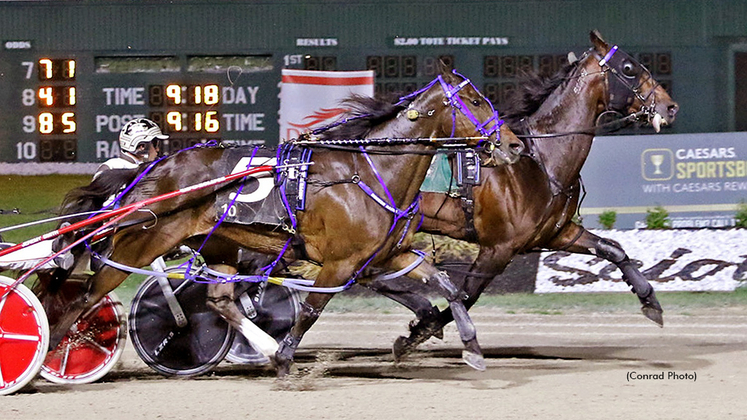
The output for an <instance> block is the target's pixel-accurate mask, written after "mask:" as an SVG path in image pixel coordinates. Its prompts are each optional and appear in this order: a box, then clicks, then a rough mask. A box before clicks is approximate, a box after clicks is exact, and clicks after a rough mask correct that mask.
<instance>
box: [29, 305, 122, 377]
mask: <svg viewBox="0 0 747 420" xmlns="http://www.w3.org/2000/svg"><path fill="white" fill-rule="evenodd" d="M126 341H127V316H126V314H125V311H124V307H123V305H122V302H121V301H120V300H119V298H118V297H117V295H116V294H114V293H113V292H111V293H109V294H108V295H106V296H104V298H103V299H101V301H99V303H98V304H96V306H94V307H93V308H91V309H90V310H89V311H88V312H86V313H85V314H84V315H82V316H81V317H80V318H78V320H77V321H76V322H75V324H73V326H72V327H71V328H70V331H68V333H67V334H66V335H65V338H63V339H62V341H61V342H60V344H59V345H58V346H57V347H56V348H55V349H54V350H52V351H50V352H49V353H48V354H47V357H46V360H45V361H44V365H43V366H42V370H41V375H42V376H43V377H44V378H45V379H46V380H48V381H50V382H54V383H57V384H65V385H74V384H87V383H91V382H94V381H97V380H99V379H101V378H102V377H104V375H106V374H107V373H109V371H111V370H112V368H113V367H114V365H116V364H117V362H118V361H119V358H120V357H121V356H122V351H123V350H124V347H125V342H126Z"/></svg>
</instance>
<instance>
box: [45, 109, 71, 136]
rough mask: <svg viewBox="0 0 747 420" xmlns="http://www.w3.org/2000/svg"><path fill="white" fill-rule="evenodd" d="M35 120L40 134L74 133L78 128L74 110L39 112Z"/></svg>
mask: <svg viewBox="0 0 747 420" xmlns="http://www.w3.org/2000/svg"><path fill="white" fill-rule="evenodd" d="M37 122H38V124H37V126H38V128H39V133H41V134H75V132H76V131H77V129H78V125H77V124H76V122H75V113H74V112H41V113H39V116H38V117H37Z"/></svg>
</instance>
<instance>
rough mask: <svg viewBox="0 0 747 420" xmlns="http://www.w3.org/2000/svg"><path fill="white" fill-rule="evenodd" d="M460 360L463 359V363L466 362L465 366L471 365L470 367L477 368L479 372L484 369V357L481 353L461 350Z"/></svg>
mask: <svg viewBox="0 0 747 420" xmlns="http://www.w3.org/2000/svg"><path fill="white" fill-rule="evenodd" d="M462 360H464V363H466V364H467V366H469V367H471V368H472V369H475V370H479V371H480V372H482V371H484V370H485V369H486V367H485V358H484V357H482V354H477V353H473V352H471V351H467V350H462Z"/></svg>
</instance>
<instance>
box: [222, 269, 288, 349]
mask: <svg viewBox="0 0 747 420" xmlns="http://www.w3.org/2000/svg"><path fill="white" fill-rule="evenodd" d="M299 300H300V299H299V293H298V292H297V291H295V290H292V289H289V288H287V287H283V286H277V285H274V284H270V283H250V284H249V289H248V290H247V291H246V292H243V293H241V294H239V299H237V300H236V304H237V305H238V306H239V308H240V309H241V311H242V312H243V313H244V315H246V316H247V317H248V318H249V319H250V320H251V321H252V322H253V323H255V324H257V326H258V327H259V328H261V329H262V330H264V331H265V332H266V333H268V334H270V335H271V336H272V337H273V338H275V340H277V341H278V342H280V340H282V339H283V338H284V337H285V335H286V334H287V333H288V331H290V329H291V327H293V324H294V323H295V322H296V319H297V317H298V310H299ZM226 360H228V361H230V362H233V363H244V364H267V363H269V362H270V360H269V359H268V358H267V357H266V356H265V355H263V354H262V353H259V352H258V351H256V350H254V348H253V347H252V346H251V345H250V344H249V341H247V339H246V338H245V337H244V336H243V335H241V334H236V336H235V337H234V340H233V343H232V344H231V350H230V351H229V352H228V354H227V355H226Z"/></svg>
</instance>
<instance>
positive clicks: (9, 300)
mask: <svg viewBox="0 0 747 420" xmlns="http://www.w3.org/2000/svg"><path fill="white" fill-rule="evenodd" d="M14 282H15V281H14V280H13V279H11V278H8V277H3V276H0V395H6V394H11V393H13V392H16V391H18V390H20V389H21V388H23V387H24V386H25V385H26V384H27V383H29V382H30V381H31V380H32V379H34V378H35V377H36V375H37V374H38V373H39V370H40V369H41V366H42V363H43V362H44V356H45V355H46V354H47V347H48V346H49V323H48V321H47V315H46V313H45V312H44V308H42V305H41V303H40V302H39V299H37V298H36V296H34V294H33V293H32V292H31V290H29V289H28V288H27V287H26V286H24V285H22V284H19V285H17V286H16V287H15V288H13V289H11V288H10V286H11V285H12V284H13V283H14Z"/></svg>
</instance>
